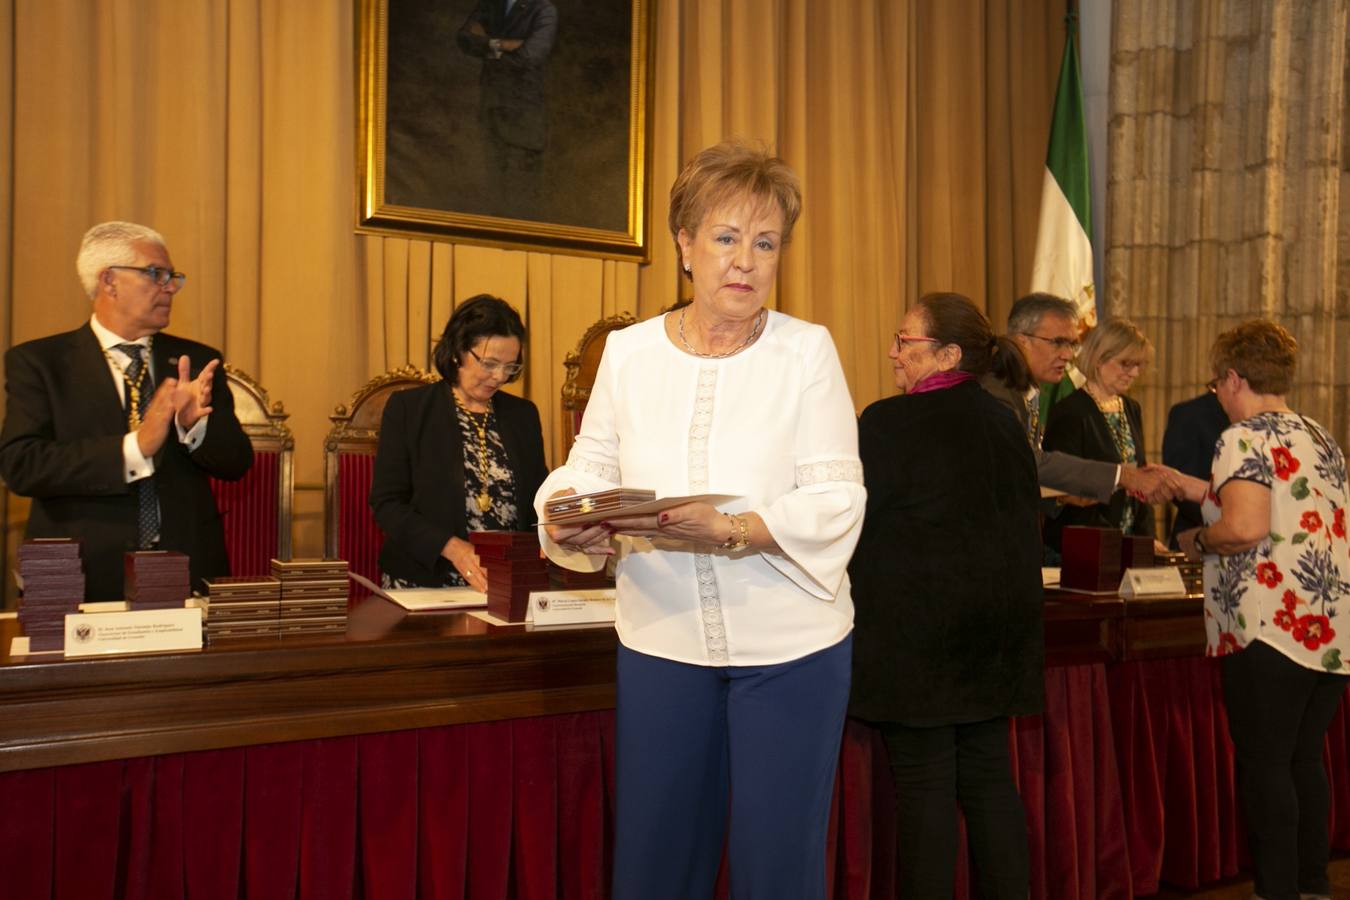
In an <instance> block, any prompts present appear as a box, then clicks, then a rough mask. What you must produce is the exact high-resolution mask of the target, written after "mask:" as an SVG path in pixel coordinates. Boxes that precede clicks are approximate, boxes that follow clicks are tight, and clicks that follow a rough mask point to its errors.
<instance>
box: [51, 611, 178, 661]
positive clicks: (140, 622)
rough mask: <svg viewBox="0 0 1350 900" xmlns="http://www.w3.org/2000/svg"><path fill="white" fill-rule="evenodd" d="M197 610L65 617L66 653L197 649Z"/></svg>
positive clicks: (90, 614) (97, 653)
mask: <svg viewBox="0 0 1350 900" xmlns="http://www.w3.org/2000/svg"><path fill="white" fill-rule="evenodd" d="M201 647H202V611H201V610H200V609H141V610H133V611H131V612H118V613H71V614H69V615H67V616H66V656H98V655H100V654H104V653H157V652H159V651H163V650H200V649H201Z"/></svg>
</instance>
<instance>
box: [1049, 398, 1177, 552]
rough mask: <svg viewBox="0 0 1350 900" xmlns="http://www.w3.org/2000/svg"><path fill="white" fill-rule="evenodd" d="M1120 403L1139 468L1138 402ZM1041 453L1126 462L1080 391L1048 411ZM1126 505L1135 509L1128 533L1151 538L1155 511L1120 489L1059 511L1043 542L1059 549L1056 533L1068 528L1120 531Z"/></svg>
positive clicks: (1141, 433)
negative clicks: (1107, 496) (1088, 503)
mask: <svg viewBox="0 0 1350 900" xmlns="http://www.w3.org/2000/svg"><path fill="white" fill-rule="evenodd" d="M1124 400H1125V404H1124V408H1125V421H1126V423H1127V424H1128V425H1129V428H1130V434H1131V435H1133V437H1134V446H1135V450H1136V451H1137V452H1138V454H1139V459H1138V464H1139V465H1141V466H1142V465H1145V464H1146V462H1147V460H1146V458H1145V456H1144V419H1143V414H1142V412H1141V411H1140V409H1139V404H1138V402H1136V401H1135V400H1133V399H1131V398H1130V397H1125V398H1124ZM1045 448H1046V449H1047V450H1057V451H1060V452H1063V453H1071V454H1073V455H1074V456H1082V457H1086V458H1087V459H1098V460H1102V461H1104V462H1109V463H1121V462H1125V460H1122V459H1121V458H1120V453H1119V452H1118V451H1117V450H1116V443H1115V441H1114V440H1112V438H1111V429H1110V428H1109V427H1108V426H1107V424H1106V417H1105V416H1103V415H1102V412H1101V410H1099V409H1098V408H1097V402H1096V401H1095V400H1093V399H1092V396H1091V395H1090V394H1088V392H1087V391H1086V390H1083V389H1082V388H1079V389H1078V390H1076V391H1074V392H1073V393H1072V394H1070V395H1069V396H1067V397H1065V398H1064V399H1063V400H1061V401H1059V402H1058V403H1056V404H1055V405H1054V406H1052V407H1050V421H1049V423H1048V424H1047V425H1046V427H1045ZM1127 503H1128V504H1130V505H1132V506H1133V507H1134V527H1133V528H1132V529H1131V533H1132V534H1143V535H1148V536H1149V537H1153V536H1155V531H1154V527H1153V511H1152V510H1151V509H1150V508H1149V506H1148V504H1146V503H1141V502H1140V501H1138V500H1136V499H1134V498H1133V497H1131V496H1129V495H1128V494H1127V493H1125V491H1123V490H1122V491H1116V492H1115V493H1114V494H1112V495H1111V500H1110V502H1109V503H1098V504H1096V505H1094V506H1088V507H1082V506H1064V507H1062V508H1061V510H1060V513H1059V515H1058V516H1056V517H1054V518H1053V519H1047V520H1046V523H1045V542H1046V543H1047V544H1049V545H1050V546H1051V547H1054V548H1055V549H1056V550H1058V549H1059V538H1060V531H1061V530H1062V529H1063V528H1064V527H1065V526H1067V525H1093V526H1098V527H1106V528H1118V527H1120V526H1119V522H1120V518H1121V516H1122V515H1123V514H1124V511H1125V505H1126V504H1127Z"/></svg>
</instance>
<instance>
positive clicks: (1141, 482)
mask: <svg viewBox="0 0 1350 900" xmlns="http://www.w3.org/2000/svg"><path fill="white" fill-rule="evenodd" d="M1008 336H1009V337H1010V338H1012V339H1013V341H1014V342H1015V343H1016V344H1017V346H1018V347H1019V348H1020V349H1021V351H1022V355H1023V356H1024V357H1026V361H1027V367H1028V368H1029V369H1030V370H1031V377H1032V380H1033V384H1032V386H1031V388H1029V389H1028V390H1027V391H1026V392H1025V393H1021V392H1018V391H1016V390H1014V389H1013V388H1012V387H1010V386H1008V385H1006V384H1004V383H1002V382H1001V381H998V380H997V379H996V378H993V377H992V376H985V377H984V378H982V379H981V380H980V385H981V386H982V387H983V388H984V389H985V390H987V391H989V392H990V393H991V394H993V395H994V396H995V397H997V398H998V399H999V400H1001V401H1003V403H1004V404H1005V405H1006V406H1008V407H1009V408H1010V409H1012V411H1013V413H1014V414H1015V415H1016V416H1017V419H1018V421H1020V422H1021V423H1022V425H1023V427H1025V428H1026V430H1027V440H1028V441H1030V442H1031V447H1032V452H1033V453H1034V454H1035V456H1036V469H1037V474H1038V476H1039V477H1040V482H1041V486H1042V487H1048V488H1053V489H1054V490H1058V491H1063V492H1065V493H1067V494H1070V495H1072V496H1077V497H1087V498H1091V499H1093V500H1095V501H1097V502H1102V503H1105V502H1107V501H1109V500H1110V499H1111V495H1112V494H1114V493H1115V492H1116V491H1117V490H1118V489H1121V488H1124V489H1125V490H1127V491H1130V492H1131V493H1133V494H1136V495H1138V496H1141V497H1143V498H1144V499H1145V500H1146V501H1147V502H1149V503H1153V502H1156V501H1158V500H1169V499H1171V498H1172V497H1173V496H1174V494H1175V493H1176V490H1177V488H1176V480H1175V479H1174V478H1172V477H1170V475H1175V473H1174V472H1172V470H1170V469H1167V468H1165V467H1163V466H1147V467H1145V468H1142V469H1141V468H1137V467H1136V466H1133V465H1129V464H1116V463H1106V462H1099V461H1097V460H1093V459H1083V458H1082V457H1079V456H1073V455H1070V454H1068V453H1060V452H1057V451H1048V452H1047V451H1044V450H1042V449H1041V437H1042V436H1043V435H1044V433H1045V423H1044V422H1042V421H1041V414H1040V410H1041V403H1040V388H1039V387H1038V385H1039V384H1047V383H1048V384H1057V383H1058V382H1059V380H1060V379H1061V378H1063V377H1064V372H1065V370H1066V369H1067V368H1068V365H1069V363H1070V362H1071V361H1072V360H1073V358H1074V356H1075V355H1076V354H1077V353H1078V310H1077V308H1076V307H1075V306H1074V305H1073V304H1072V303H1070V302H1069V301H1068V300H1065V299H1063V298H1062V297H1055V296H1053V295H1051V294H1028V295H1027V296H1025V297H1022V298H1021V299H1019V300H1018V301H1017V302H1016V303H1014V304H1013V307H1012V310H1011V311H1010V312H1009V313H1008ZM1169 473H1170V475H1169Z"/></svg>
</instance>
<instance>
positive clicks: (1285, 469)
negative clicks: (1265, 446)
mask: <svg viewBox="0 0 1350 900" xmlns="http://www.w3.org/2000/svg"><path fill="white" fill-rule="evenodd" d="M1270 458H1271V459H1272V460H1273V461H1274V463H1275V477H1277V478H1279V479H1280V480H1281V481H1288V480H1289V476H1290V475H1293V474H1294V473H1295V472H1297V471H1298V468H1299V466H1300V465H1302V463H1300V462H1299V461H1298V457H1296V456H1294V454H1292V453H1290V452H1289V449H1288V448H1287V447H1276V448H1275V449H1274V450H1271V451H1270Z"/></svg>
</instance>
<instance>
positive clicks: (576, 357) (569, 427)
mask: <svg viewBox="0 0 1350 900" xmlns="http://www.w3.org/2000/svg"><path fill="white" fill-rule="evenodd" d="M636 321H637V320H636V319H634V318H633V317H632V315H630V314H629V313H619V314H618V315H617V316H610V317H609V318H607V319H601V320H600V321H599V322H596V323H595V324H594V325H592V326H591V327H590V328H587V329H586V333H585V334H583V335H582V336H581V340H580V341H578V342H577V349H575V350H573V351H571V352H569V353H568V354H567V356H566V357H565V358H564V359H563V368H564V369H565V370H566V371H567V377H566V379H565V380H564V381H563V387H562V429H563V430H562V435H563V459H564V460H566V459H567V454H568V453H569V452H570V451H571V449H572V442H573V441H574V440H576V437H577V432H579V431H581V417H582V415H583V414H585V412H586V402H587V401H588V400H590V399H591V386H592V385H594V384H595V373H596V370H597V369H599V368H600V355H601V354H602V353H604V352H605V340H606V339H607V338H608V337H609V333H610V332H611V331H618V330H619V329H620V328H627V327H628V326H629V325H632V324H633V323H634V322H636Z"/></svg>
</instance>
